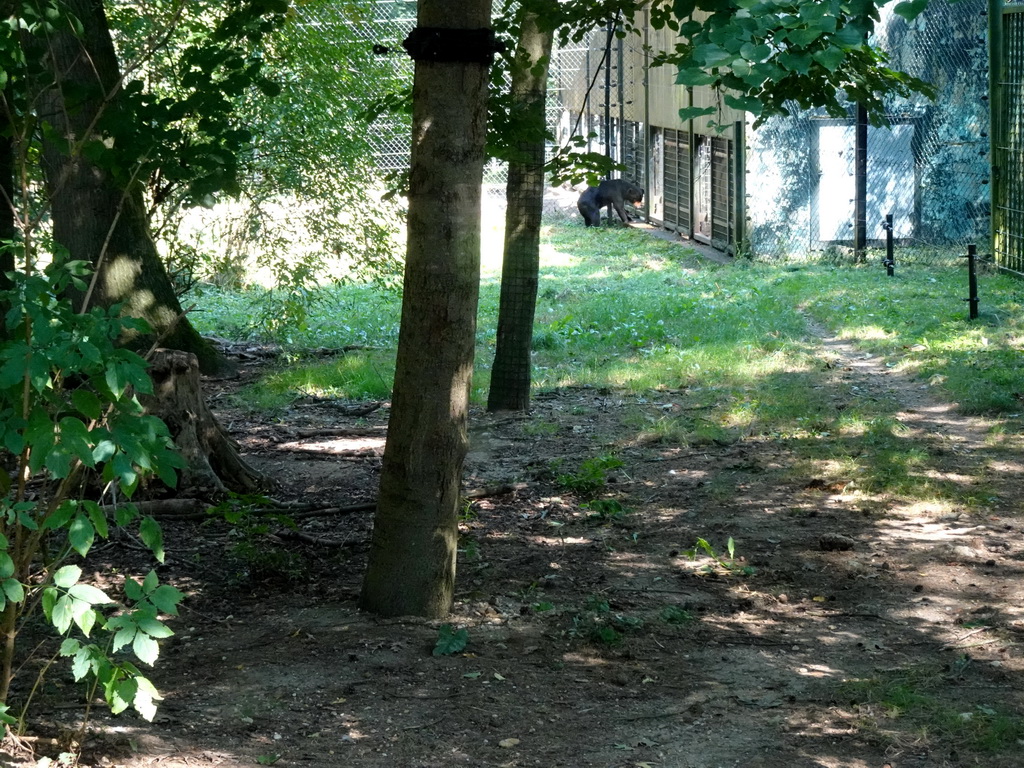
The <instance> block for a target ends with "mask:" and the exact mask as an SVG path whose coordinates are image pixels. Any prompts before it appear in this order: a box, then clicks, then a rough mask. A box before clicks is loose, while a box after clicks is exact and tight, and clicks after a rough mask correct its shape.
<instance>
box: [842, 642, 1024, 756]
mask: <svg viewBox="0 0 1024 768" xmlns="http://www.w3.org/2000/svg"><path fill="white" fill-rule="evenodd" d="M968 661H969V660H967V659H966V658H964V657H962V658H961V659H958V660H954V661H953V665H954V666H955V665H956V664H957V663H961V662H963V663H966V662H968ZM945 677H947V675H945V674H944V671H943V670H941V669H937V668H934V667H928V666H925V665H920V666H917V667H911V668H908V669H904V670H895V669H894V670H887V671H885V672H881V673H879V674H878V675H877V676H875V677H871V678H864V679H860V680H851V681H848V682H846V683H844V684H843V685H841V686H840V688H839V690H838V692H837V696H838V698H839V700H840V702H842V703H844V704H847V703H848V704H852V705H855V706H857V707H858V710H859V711H860V713H861V727H862V728H863V729H865V730H877V731H878V732H879V733H882V734H889V735H890V736H891V737H893V741H894V742H899V741H901V739H900V738H899V737H897V736H896V733H897V732H900V733H903V734H906V735H905V736H904V737H903V738H907V737H909V738H912V739H913V740H914V742H915V743H916V744H917V745H918V748H919V749H927V748H928V747H929V746H930V745H932V744H939V743H941V744H942V745H943V747H944V748H946V749H948V748H950V747H954V748H956V749H957V750H970V751H973V752H979V753H996V752H1002V751H1004V750H1007V749H1018V748H1019V745H1020V740H1021V739H1022V738H1024V718H1022V717H1021V716H1020V713H1019V712H1015V711H1013V710H1012V707H1008V706H1007V705H1006V703H1004V702H1003V701H997V700H991V701H985V702H982V703H970V702H969V701H964V700H961V699H956V698H951V697H950V696H949V690H950V688H949V685H948V683H947V681H946V679H945ZM976 764H980V763H976Z"/></svg>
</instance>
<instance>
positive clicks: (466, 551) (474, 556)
mask: <svg viewBox="0 0 1024 768" xmlns="http://www.w3.org/2000/svg"><path fill="white" fill-rule="evenodd" d="M460 543H461V544H462V546H461V547H459V550H458V551H459V554H460V555H462V556H463V558H465V559H466V560H467V561H468V562H475V561H477V560H479V559H480V544H479V543H478V542H477V541H476V539H471V538H469V537H467V536H462V537H461V538H460Z"/></svg>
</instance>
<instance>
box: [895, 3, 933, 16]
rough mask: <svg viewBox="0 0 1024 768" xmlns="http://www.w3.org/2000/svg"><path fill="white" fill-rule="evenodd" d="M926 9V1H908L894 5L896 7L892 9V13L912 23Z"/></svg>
mask: <svg viewBox="0 0 1024 768" xmlns="http://www.w3.org/2000/svg"><path fill="white" fill-rule="evenodd" d="M927 7H928V0H908V2H904V3H896V7H895V8H893V11H894V12H895V13H896V14H897V15H899V16H902V17H903V18H904V19H906V20H907V21H913V20H914V19H916V18H917V17H918V16H920V15H921V13H922V12H923V11H924V9H925V8H927Z"/></svg>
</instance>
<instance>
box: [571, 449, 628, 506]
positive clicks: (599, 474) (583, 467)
mask: <svg viewBox="0 0 1024 768" xmlns="http://www.w3.org/2000/svg"><path fill="white" fill-rule="evenodd" d="M622 466H624V465H623V463H622V460H621V459H619V458H617V457H615V456H611V455H608V454H606V455H603V456H594V457H592V458H589V459H585V460H584V461H583V462H582V463H581V464H580V466H579V469H577V470H576V471H575V472H566V473H563V474H560V475H558V477H556V478H555V482H556V483H557V484H558V485H559V486H561V487H562V488H565V489H566V490H567V491H572V492H573V493H578V494H580V495H582V496H591V495H593V494H595V493H597V492H598V491H599V490H601V488H603V487H604V485H605V483H606V482H608V473H609V472H610V471H611V470H613V469H618V468H619V467H622Z"/></svg>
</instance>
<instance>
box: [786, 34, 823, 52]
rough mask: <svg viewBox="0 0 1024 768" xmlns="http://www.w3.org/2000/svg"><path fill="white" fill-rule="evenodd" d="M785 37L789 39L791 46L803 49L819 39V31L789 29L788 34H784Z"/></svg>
mask: <svg viewBox="0 0 1024 768" xmlns="http://www.w3.org/2000/svg"><path fill="white" fill-rule="evenodd" d="M786 37H787V38H788V39H789V41H790V42H791V43H793V45H797V46H800V47H801V48H804V47H806V46H808V45H810V44H811V43H813V42H814V41H815V40H817V39H818V38H819V37H821V30H820V29H791V30H789V32H787V33H786Z"/></svg>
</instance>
